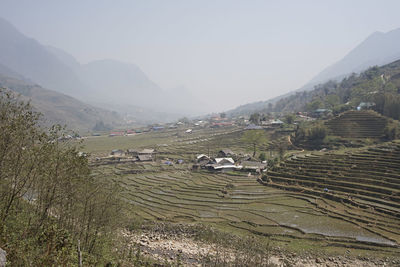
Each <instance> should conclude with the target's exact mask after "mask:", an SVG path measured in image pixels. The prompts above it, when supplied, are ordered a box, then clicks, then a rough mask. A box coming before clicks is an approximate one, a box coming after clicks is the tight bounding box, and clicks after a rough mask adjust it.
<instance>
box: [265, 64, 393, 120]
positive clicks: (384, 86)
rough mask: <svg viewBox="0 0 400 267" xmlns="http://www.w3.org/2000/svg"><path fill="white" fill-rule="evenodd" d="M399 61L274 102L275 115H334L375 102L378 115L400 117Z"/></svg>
mask: <svg viewBox="0 0 400 267" xmlns="http://www.w3.org/2000/svg"><path fill="white" fill-rule="evenodd" d="M399 94H400V61H395V62H393V63H390V64H388V65H385V66H382V67H372V68H370V69H368V70H366V71H364V72H362V73H361V74H359V75H357V74H352V75H350V76H348V77H346V78H344V79H343V80H342V81H340V82H336V81H328V82H326V83H324V84H320V85H317V86H315V87H314V90H312V91H304V92H297V93H296V94H293V95H291V96H288V97H285V98H282V99H280V100H279V101H277V102H276V103H275V105H274V108H273V110H269V111H275V112H295V111H296V112H297V111H310V112H312V111H315V110H316V109H319V108H326V109H331V110H333V111H334V113H335V114H339V113H341V112H344V111H347V110H350V109H355V108H356V107H357V106H358V105H359V104H360V103H361V102H366V103H367V102H369V103H374V104H375V105H374V106H373V107H372V109H374V110H375V111H377V112H378V113H380V114H382V115H384V116H387V117H390V118H393V119H396V120H398V119H399V118H400V95H399Z"/></svg>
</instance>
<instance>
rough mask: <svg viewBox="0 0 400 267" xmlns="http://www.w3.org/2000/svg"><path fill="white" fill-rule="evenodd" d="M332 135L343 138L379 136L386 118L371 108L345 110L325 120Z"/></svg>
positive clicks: (381, 133)
mask: <svg viewBox="0 0 400 267" xmlns="http://www.w3.org/2000/svg"><path fill="white" fill-rule="evenodd" d="M326 125H327V126H328V129H329V130H330V132H331V133H332V134H333V135H336V136H340V137H344V138H380V137H382V135H383V131H384V129H385V127H386V125H387V119H386V118H385V117H383V116H381V115H380V114H378V113H376V112H374V111H372V110H361V111H355V110H352V111H347V112H345V113H343V114H341V115H340V116H338V117H336V118H334V119H331V120H329V121H327V122H326Z"/></svg>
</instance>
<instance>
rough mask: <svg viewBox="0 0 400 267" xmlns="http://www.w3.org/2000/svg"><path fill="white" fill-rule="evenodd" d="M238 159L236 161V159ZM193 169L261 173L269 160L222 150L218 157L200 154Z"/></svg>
mask: <svg viewBox="0 0 400 267" xmlns="http://www.w3.org/2000/svg"><path fill="white" fill-rule="evenodd" d="M235 159H236V161H235ZM193 169H207V170H211V171H222V172H226V171H249V172H258V173H261V172H262V171H265V170H266V169H267V162H265V161H264V162H259V161H256V160H253V159H252V158H251V157H250V156H247V155H245V156H242V157H240V156H238V155H236V154H235V153H233V152H232V150H230V149H223V150H220V151H219V152H218V154H217V157H215V158H213V157H209V156H207V155H205V154H200V155H198V156H197V158H196V163H195V164H194V165H193Z"/></svg>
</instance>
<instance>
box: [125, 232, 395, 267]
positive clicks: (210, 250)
mask: <svg viewBox="0 0 400 267" xmlns="http://www.w3.org/2000/svg"><path fill="white" fill-rule="evenodd" d="M123 234H124V236H125V237H127V238H129V239H130V240H131V244H132V245H134V246H135V247H136V248H140V252H141V253H142V254H143V255H144V256H147V257H151V258H153V259H155V260H157V261H159V262H164V263H167V262H168V263H169V264H173V263H175V264H176V263H179V264H182V265H183V266H207V265H210V264H212V263H214V264H215V263H216V262H219V263H235V257H236V255H237V252H235V251H233V250H232V249H229V248H223V247H218V246H217V245H215V244H207V243H204V242H201V241H197V240H195V239H193V238H191V237H185V236H182V235H171V234H165V233H157V232H153V231H152V232H146V231H144V232H142V233H141V234H133V233H130V232H124V233H123ZM236 263H237V262H236ZM263 266H271V267H278V266H279V267H281V266H282V267H283V266H296V267H311V266H321V267H322V266H324V267H325V266H326V267H329V266H332V267H337V266H350V267H360V266H365V267H378V266H379V267H381V266H400V259H398V260H392V259H391V260H389V259H382V260H377V259H370V258H363V259H356V258H351V257H348V256H336V257H315V256H311V255H310V256H304V255H302V256H298V255H296V254H295V253H287V252H285V253H284V252H279V251H275V250H274V251H271V253H270V255H266V257H265V258H264V259H263Z"/></svg>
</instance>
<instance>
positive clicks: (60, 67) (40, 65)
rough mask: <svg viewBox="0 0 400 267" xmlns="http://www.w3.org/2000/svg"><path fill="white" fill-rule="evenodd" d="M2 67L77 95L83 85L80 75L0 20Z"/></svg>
mask: <svg viewBox="0 0 400 267" xmlns="http://www.w3.org/2000/svg"><path fill="white" fill-rule="evenodd" d="M0 64H2V65H4V66H6V67H7V68H9V69H11V70H13V71H15V72H17V73H19V74H20V75H22V76H24V77H26V78H27V79H29V80H32V81H34V82H36V83H38V84H40V85H41V86H43V87H46V88H52V89H54V90H57V91H59V92H62V93H65V94H69V95H75V96H76V95H78V94H79V91H80V89H81V88H83V87H84V85H83V84H82V83H81V81H80V80H79V78H78V77H77V75H76V74H75V73H74V72H73V71H72V70H71V69H70V68H69V67H68V66H66V65H65V64H64V63H63V62H61V61H60V60H59V59H58V58H57V57H55V56H54V55H53V54H52V53H50V52H49V51H48V49H47V48H46V47H44V46H43V45H41V44H40V43H39V42H37V41H36V40H34V39H31V38H28V37H26V36H24V35H23V34H22V33H20V32H19V31H18V30H17V29H16V28H15V27H14V26H13V25H11V24H10V23H8V22H7V21H5V20H4V19H1V18H0Z"/></svg>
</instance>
